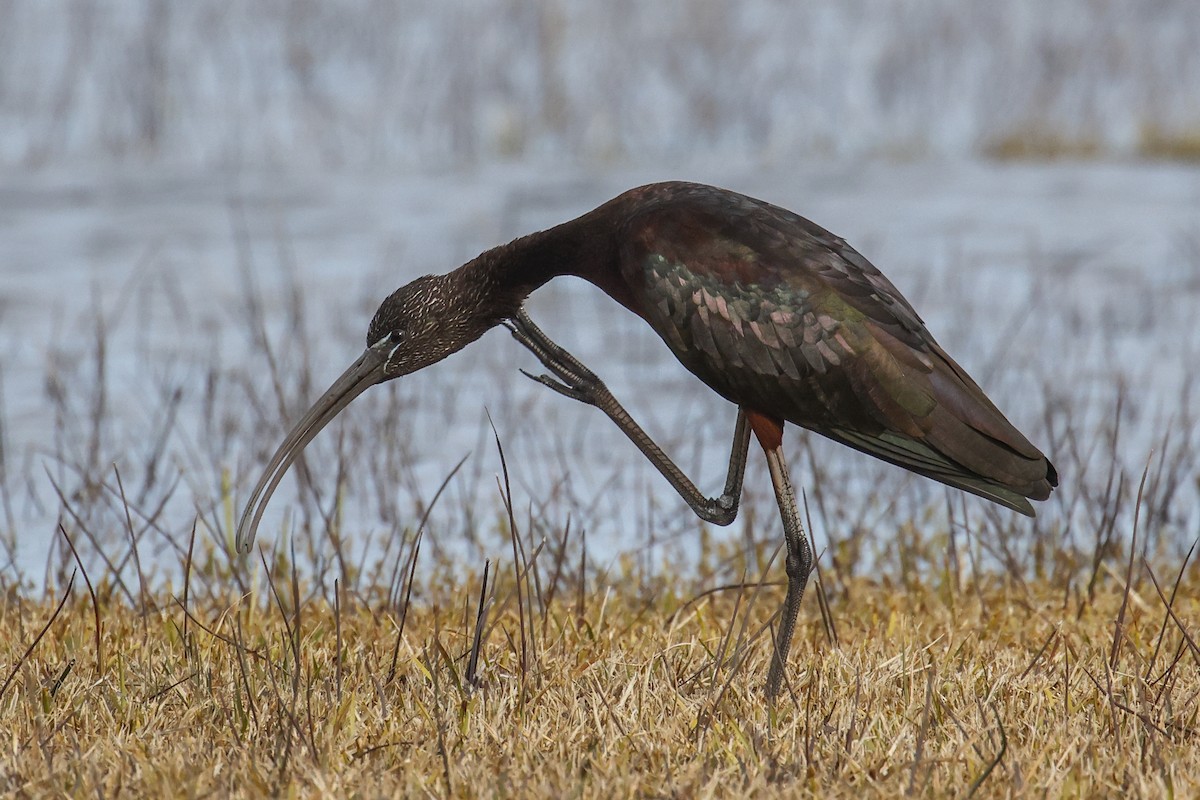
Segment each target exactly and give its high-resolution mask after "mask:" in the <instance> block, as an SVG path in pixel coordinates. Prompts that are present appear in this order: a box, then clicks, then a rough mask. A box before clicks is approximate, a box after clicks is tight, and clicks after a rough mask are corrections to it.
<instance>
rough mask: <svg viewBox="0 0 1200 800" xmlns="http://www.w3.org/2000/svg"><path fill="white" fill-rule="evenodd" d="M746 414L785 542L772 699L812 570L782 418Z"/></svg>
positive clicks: (769, 691) (769, 676) (783, 670)
mask: <svg viewBox="0 0 1200 800" xmlns="http://www.w3.org/2000/svg"><path fill="white" fill-rule="evenodd" d="M749 417H750V420H749V421H750V426H751V427H752V428H753V429H754V433H755V435H756V436H757V437H758V441H759V443H760V444H762V446H763V451H764V452H765V453H766V454H767V468H768V469H769V470H770V472H771V484H772V485H773V486H774V487H775V501H776V502H777V503H778V504H779V516H780V517H781V518H782V520H783V537H784V541H785V542H786V543H787V561H786V569H787V576H788V588H787V597H786V598H785V599H784V601H783V609H782V614H781V616H780V619H779V632H778V634H776V637H775V650H774V652H773V653H772V655H771V669H770V670H769V671H768V672H767V699H768V700H774V699H775V697H776V696H777V695H778V694H779V689H780V687H781V686H782V685H783V677H784V674H785V673H786V671H787V656H788V650H790V649H791V646H792V631H793V630H794V629H795V627H796V616H797V615H798V614H799V613H800V601H801V600H802V599H804V586H805V584H807V583H808V573H809V572H810V571H811V570H812V549H811V548H810V547H809V546H808V537H807V536H805V535H804V525H803V523H801V521H800V509H799V508H798V507H797V505H796V492H795V490H793V489H792V481H791V478H790V477H789V476H788V469H787V462H786V461H784V458H783V421H782V420H779V419H773V418H770V417H766V416H764V415H762V414H757V413H753V412H752V413H751V414H750V415H749Z"/></svg>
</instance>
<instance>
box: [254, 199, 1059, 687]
mask: <svg viewBox="0 0 1200 800" xmlns="http://www.w3.org/2000/svg"><path fill="white" fill-rule="evenodd" d="M559 275H575V276H577V277H580V278H583V279H585V280H587V281H590V282H591V283H593V284H595V285H596V286H598V287H599V288H600V289H602V290H603V291H605V292H606V293H608V295H609V296H610V297H612V298H613V299H615V300H616V301H617V302H619V303H621V304H622V305H623V306H625V307H626V308H628V309H629V310H630V311H632V312H633V313H635V314H637V315H638V316H639V317H641V318H642V319H643V320H645V321H646V322H647V323H648V324H649V325H650V327H652V328H653V329H654V331H655V332H656V333H657V334H658V335H659V336H661V337H662V339H663V341H664V342H665V343H666V345H667V347H668V348H670V350H671V352H673V353H674V354H675V356H676V358H678V359H679V360H680V361H681V362H683V364H684V366H685V367H687V368H688V369H689V370H691V371H692V372H693V373H694V374H695V375H696V376H697V377H699V378H700V379H701V380H702V381H704V382H705V383H706V384H708V385H709V386H710V387H712V389H713V390H714V391H716V392H717V393H718V394H720V395H721V396H722V397H724V398H726V399H727V400H729V401H730V402H731V403H733V404H735V405H736V406H737V407H738V417H737V424H736V428H735V432H734V438H733V452H732V455H731V456H730V459H729V472H728V475H727V477H726V480H725V490H724V491H723V492H722V494H721V495H720V496H719V497H715V498H709V497H706V496H705V495H704V494H702V493H701V492H700V491H699V490H698V489H697V488H696V486H695V484H694V483H692V481H691V480H690V479H689V478H688V477H687V476H686V475H685V474H684V473H683V471H682V470H680V469H679V467H678V466H676V465H675V463H674V462H673V461H671V459H670V458H669V457H668V456H667V455H666V454H665V453H664V452H663V451H662V450H661V449H660V448H659V447H658V446H657V445H656V444H655V443H654V442H653V441H652V440H651V439H650V437H649V436H647V435H646V433H645V432H644V431H643V430H642V429H641V427H639V426H638V424H637V423H636V422H634V420H633V419H632V418H631V417H630V415H629V414H628V413H627V412H626V411H625V409H624V408H622V407H621V405H620V403H618V402H617V401H616V399H615V398H614V397H613V396H612V394H611V393H610V392H609V391H608V389H607V387H606V386H605V385H604V383H603V382H602V381H601V380H600V379H599V378H597V377H596V375H595V374H593V373H592V372H591V371H590V370H588V369H587V368H586V367H585V366H583V365H582V364H581V363H579V361H577V360H576V359H575V358H574V357H572V356H571V355H570V354H569V353H567V352H566V351H565V350H563V349H562V348H561V347H559V346H558V345H556V344H555V343H554V342H552V341H551V340H550V339H549V338H547V337H546V335H545V334H544V333H542V331H541V330H539V329H538V328H537V326H535V325H534V324H533V322H532V321H531V320H530V319H529V317H528V316H527V315H526V313H525V311H524V310H523V308H522V304H523V302H524V300H525V298H526V297H527V296H528V295H529V294H530V293H531V292H532V291H534V290H535V289H537V288H538V287H539V286H541V285H542V284H544V283H546V282H547V281H549V280H550V279H551V278H554V277H556V276H559ZM496 325H506V326H507V327H508V328H509V330H510V331H511V332H512V334H513V336H514V337H515V338H516V339H517V341H519V342H520V343H521V344H523V345H524V346H525V347H526V348H528V349H529V350H530V351H532V352H533V354H534V355H535V356H537V358H538V359H539V360H540V361H541V362H542V364H543V365H544V366H545V368H546V369H547V370H548V372H549V374H548V375H547V374H543V375H540V376H538V377H536V380H538V381H540V382H541V383H543V384H545V385H546V386H549V387H550V388H552V389H554V390H556V391H558V392H560V393H561V394H564V395H566V396H567V397H571V398H574V399H576V400H579V401H580V402H583V403H588V404H590V405H594V406H596V407H597V408H599V409H600V410H601V411H603V412H604V413H606V414H607V415H608V416H609V417H611V418H612V420H613V421H614V422H615V423H616V424H617V425H618V426H619V427H620V429H621V430H622V431H624V432H625V434H626V435H627V436H628V437H629V438H630V439H631V440H632V441H633V443H634V444H635V445H637V447H638V448H639V449H640V450H641V451H642V453H644V454H645V455H646V457H647V458H648V459H650V461H651V462H652V463H653V464H654V466H655V467H657V468H658V470H659V471H660V472H662V474H663V475H664V476H665V477H666V479H667V481H668V482H670V484H671V485H672V486H673V487H674V488H675V490H676V491H677V492H678V493H679V494H680V496H682V497H683V499H684V500H685V501H686V502H687V504H688V505H689V506H691V507H692V510H693V511H695V512H696V514H697V515H699V516H700V517H701V518H702V519H704V520H707V521H709V522H712V523H715V524H717V525H728V524H729V523H730V522H732V521H733V519H734V517H735V516H736V515H737V511H738V500H739V497H740V496H741V489H742V475H743V473H744V471H745V466H746V457H747V450H748V448H749V441H750V432H751V431H753V432H754V434H755V436H756V437H757V438H758V441H759V443H760V444H761V445H762V447H763V450H764V451H765V452H766V458H767V464H768V467H769V470H770V474H771V481H772V483H773V484H774V488H775V496H776V499H777V500H778V502H779V510H780V514H781V516H782V518H783V532H784V537H785V539H786V543H787V561H786V568H787V576H788V589H787V596H786V599H785V600H784V605H783V609H782V618H781V620H780V624H779V631H778V634H777V637H776V641H775V649H774V656H773V659H772V662H771V668H770V671H769V674H768V678H767V694H768V696H770V697H774V696H775V695H776V694H777V693H778V691H779V688H780V685H781V681H782V679H783V676H784V665H785V664H786V659H787V653H788V649H789V646H790V644H791V636H792V629H793V627H794V626H795V621H796V614H797V612H798V610H799V608H800V600H801V597H802V595H803V593H804V586H805V583H806V582H807V579H808V573H809V570H810V569H811V567H812V553H811V551H810V549H809V545H808V540H807V538H806V536H805V534H804V531H803V529H802V527H801V522H800V514H799V511H798V509H797V507H796V498H795V493H794V492H793V490H792V486H791V483H790V481H789V478H788V470H787V465H786V463H785V461H784V457H783V449H782V434H783V426H784V422H785V421H786V422H791V423H794V424H796V425H799V426H801V427H804V428H808V429H809V430H811V431H815V432H817V433H819V434H821V435H823V436H827V437H829V438H830V439H833V440H834V441H837V442H841V443H842V444H845V445H848V446H850V447H853V448H855V449H856V450H861V451H863V452H864V453H868V454H870V455H873V456H875V457H876V458H880V459H883V460H884V461H888V462H891V463H892V464H896V465H898V466H901V467H904V468H905V469H908V470H911V471H912V472H915V473H917V474H919V475H924V476H925V477H927V478H932V479H934V480H937V481H941V482H942V483H945V484H949V485H950V486H955V487H958V488H959V489H963V490H965V491H968V492H972V493H974V494H977V495H979V496H981V497H985V498H987V499H988V500H992V501H993V502H996V503H999V504H1001V505H1004V506H1007V507H1009V508H1011V509H1014V510H1016V511H1020V512H1021V513H1023V514H1029V515H1032V514H1033V507H1032V506H1031V505H1030V503H1029V500H1030V499H1033V500H1044V499H1045V498H1046V497H1048V496H1049V495H1050V491H1051V489H1052V488H1053V487H1054V486H1055V485H1057V483H1058V477H1057V475H1056V474H1055V471H1054V467H1053V466H1052V465H1051V464H1050V462H1049V461H1048V460H1047V459H1046V457H1045V456H1043V455H1042V453H1041V452H1040V451H1039V450H1038V449H1037V448H1036V447H1034V446H1033V445H1032V444H1030V442H1029V440H1028V439H1026V438H1025V437H1024V436H1023V435H1022V434H1021V433H1020V431H1018V430H1017V429H1016V428H1015V427H1013V426H1012V424H1010V423H1009V421H1008V420H1007V419H1005V418H1004V415H1003V414H1001V413H1000V411H999V410H997V409H996V407H995V406H994V405H993V404H992V403H991V401H990V400H988V398H987V396H986V395H984V393H983V391H982V390H981V389H980V388H979V386H978V385H976V383H975V381H973V380H972V379H971V378H970V376H969V375H967V373H966V371H964V370H963V369H962V367H960V366H958V364H956V363H955V362H954V360H953V359H951V358H950V356H948V355H947V354H946V353H945V351H943V350H942V348H941V347H940V346H939V345H938V344H937V342H935V341H934V339H933V336H931V335H930V333H929V331H927V330H926V329H925V325H924V323H922V322H921V318H920V317H919V316H917V313H916V312H915V311H913V309H912V306H910V305H909V304H908V301H906V300H905V299H904V297H903V296H901V294H900V292H898V291H897V290H896V287H894V286H893V285H892V284H891V282H890V281H889V280H888V279H887V278H885V277H884V276H883V274H882V273H880V272H879V270H877V269H876V268H875V267H874V266H872V265H871V263H870V262H868V261H867V260H866V259H865V258H863V257H862V256H861V255H859V254H858V253H857V252H856V251H855V250H854V249H853V248H851V247H850V246H849V245H848V244H846V242H844V241H843V240H842V239H840V238H838V237H837V236H834V235H833V234H831V233H829V232H828V231H826V230H824V229H823V228H820V227H818V226H817V225H815V224H813V223H812V222H809V221H808V220H806V219H804V218H803V217H800V216H797V215H796V214H793V213H792V212H790V211H787V210H785V209H782V208H778V207H776V206H773V205H771V204H769V203H765V202H763V201H761V200H755V199H754V198H751V197H746V196H744V195H741V194H736V193H734V192H731V191H727V190H724V189H718V188H714V187H712V186H703V185H699V184H693V183H657V184H652V185H649V186H643V187H640V188H637V189H632V190H630V191H628V192H625V193H624V194H622V195H620V196H618V197H616V198H614V199H612V200H610V201H609V202H607V203H605V204H604V205H602V206H600V207H599V208H597V209H595V210H593V211H591V212H588V213H587V214H584V215H583V216H581V217H579V218H578V219H574V220H571V221H570V222H565V223H563V224H561V225H559V226H557V227H554V228H551V229H549V230H546V231H542V232H540V233H534V234H531V235H529V236H525V237H522V238H520V239H517V240H515V241H513V242H510V243H509V244H506V245H503V246H500V247H496V248H494V249H492V250H488V251H487V252H485V253H483V254H481V255H480V256H478V257H477V258H475V259H473V260H471V261H469V262H468V263H466V264H464V265H463V266H461V267H459V268H458V269H456V270H454V271H453V272H450V273H448V274H446V275H427V276H425V277H422V278H418V279H416V280H415V281H413V282H412V283H410V284H408V285H407V286H404V287H403V288H401V289H399V290H397V291H396V292H395V293H394V294H392V295H391V296H390V297H388V298H387V299H386V300H384V301H383V304H382V305H381V306H380V307H379V310H378V311H377V312H376V313H375V317H374V319H372V320H371V324H370V326H369V328H368V329H367V349H366V352H364V353H363V354H362V356H361V357H360V358H359V359H358V360H357V361H355V362H354V364H353V365H352V366H351V367H350V368H349V369H348V370H346V372H345V373H343V374H342V376H341V377H340V378H338V379H337V380H336V381H335V382H334V384H333V385H332V386H331V387H330V388H329V390H328V391H327V392H326V393H325V394H324V395H322V396H321V398H320V399H319V400H317V402H316V404H314V405H313V407H312V408H311V409H310V410H309V411H308V412H307V413H306V414H305V415H304V416H303V417H302V418H301V419H300V421H299V422H298V423H297V424H296V426H295V428H293V429H292V431H291V433H289V434H288V436H287V438H286V439H285V440H284V442H283V444H281V445H280V447H279V450H278V451H277V452H276V453H275V455H274V457H272V459H271V461H270V463H269V464H268V465H267V468H266V471H265V472H264V474H263V476H262V478H261V479H260V480H259V482H258V485H257V486H256V487H255V488H254V492H253V494H251V495H250V500H249V502H248V503H247V505H246V510H245V512H244V513H243V515H242V518H241V522H240V524H239V525H238V531H237V548H238V550H240V551H242V552H245V551H247V550H248V549H249V548H250V546H251V544H252V543H253V541H254V533H255V530H256V529H257V528H258V524H259V520H260V519H261V518H262V514H263V509H264V507H265V506H266V504H267V501H268V500H269V499H270V497H271V493H272V492H273V491H274V490H275V487H276V486H277V485H278V484H279V481H280V480H281V479H282V477H283V475H284V473H285V472H286V471H287V469H288V467H289V466H290V465H291V464H292V462H293V461H294V460H295V459H296V457H297V455H298V454H299V453H300V451H301V450H302V449H303V448H304V446H305V445H307V444H308V443H309V441H311V440H312V438H313V437H314V436H316V435H317V433H318V432H319V431H320V430H321V429H322V428H323V427H324V426H325V425H326V424H327V423H328V422H329V421H330V420H331V419H333V417H334V416H335V415H337V414H338V412H340V411H341V410H342V409H343V408H345V407H346V405H347V404H349V403H350V401H351V400H353V399H354V398H355V397H357V396H358V395H359V394H360V393H362V392H363V391H364V390H366V389H367V388H368V387H370V386H374V385H376V384H378V383H383V382H384V381H387V380H391V379H392V378H398V377H400V376H401V375H408V374H409V373H412V372H416V371H417V370H419V369H421V368H423V367H427V366H429V365H430V364H433V363H435V362H437V361H441V360H442V359H443V358H445V357H446V356H448V355H450V354H451V353H454V352H456V351H458V350H460V349H462V348H463V347H465V346H466V345H468V344H470V343H471V342H473V341H475V340H476V339H478V338H479V337H480V336H482V335H483V334H484V332H485V331H487V330H488V329H490V328H492V327H494V326H496ZM526 374H528V373H526ZM530 377H533V376H530Z"/></svg>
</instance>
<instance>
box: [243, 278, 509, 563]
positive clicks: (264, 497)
mask: <svg viewBox="0 0 1200 800" xmlns="http://www.w3.org/2000/svg"><path fill="white" fill-rule="evenodd" d="M488 300H489V298H488V293H487V291H486V287H485V286H480V285H477V284H466V283H464V282H463V281H462V280H461V278H460V276H458V275H456V273H450V274H449V275H426V276H425V277H423V278H417V279H416V280H415V281H413V282H412V283H410V284H408V285H407V286H403V287H401V288H400V289H397V290H396V291H395V292H394V293H392V295H391V296H390V297H388V298H387V299H386V300H384V301H383V304H382V305H380V306H379V310H378V311H376V312H375V316H374V318H372V320H371V324H370V326H369V327H368V328H367V349H366V351H364V352H363V354H362V355H361V356H359V358H358V360H357V361H355V362H354V363H353V364H351V365H350V368H349V369H347V370H346V371H345V372H343V373H342V375H341V377H339V378H338V379H337V380H336V381H334V382H333V385H332V386H330V387H329V388H328V389H327V390H326V391H325V393H324V394H323V395H321V397H320V398H318V399H317V401H316V402H315V403H313V405H312V407H311V408H310V409H309V410H308V411H307V412H305V414H304V416H303V417H301V418H300V421H299V422H297V423H296V425H295V427H293V428H292V430H291V432H290V433H288V435H287V437H286V438H285V439H284V440H283V443H282V444H281V445H279V449H278V450H276V451H275V455H274V456H272V458H271V460H270V462H269V463H268V464H267V468H266V470H265V471H264V472H263V475H262V477H261V478H260V479H259V481H258V484H257V485H256V486H255V487H254V491H253V492H252V493H251V495H250V500H249V502H247V504H246V508H245V511H243V512H242V518H241V522H240V523H239V524H238V529H237V549H238V550H239V551H240V552H243V553H244V552H248V551H249V549H250V546H251V545H252V544H253V543H254V534H255V531H257V529H258V523H259V520H261V519H262V515H263V511H264V509H265V508H266V505H267V501H268V500H270V499H271V495H272V494H273V493H274V492H275V487H277V486H278V485H279V482H280V481H281V480H282V479H283V476H284V475H285V474H287V471H288V468H289V467H291V465H292V463H293V462H294V461H295V460H296V458H297V457H299V455H300V453H301V451H303V450H304V448H305V447H306V446H307V445H308V443H309V442H311V441H312V440H313V438H314V437H316V435H317V434H318V433H320V432H321V429H322V428H324V427H325V426H326V425H328V424H329V422H330V421H331V420H332V419H333V418H334V417H336V416H337V415H338V413H339V412H340V411H341V410H342V409H343V408H345V407H346V406H348V405H350V402H351V401H352V400H354V398H356V397H358V396H359V395H360V394H362V393H363V392H365V391H366V390H367V389H369V388H370V387H372V386H375V385H376V384H379V383H383V382H384V381H389V380H392V379H393V378H399V377H400V376H402V375H408V374H410V373H413V372H416V371H417V370H419V369H424V368H425V367H428V366H430V365H431V364H436V363H437V362H439V361H441V360H442V359H443V358H445V357H446V356H448V355H450V354H451V353H456V352H458V351H459V350H461V349H462V348H463V347H466V346H467V345H468V344H470V343H471V342H473V341H475V340H476V339H478V338H479V337H480V336H482V335H483V334H484V333H485V332H486V331H487V330H488V329H489V328H491V327H493V326H494V325H496V324H498V323H499V322H500V320H501V319H502V318H503V317H504V316H505V314H506V313H507V312H506V311H505V310H504V309H502V308H499V307H497V304H496V303H489V302H488Z"/></svg>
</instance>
